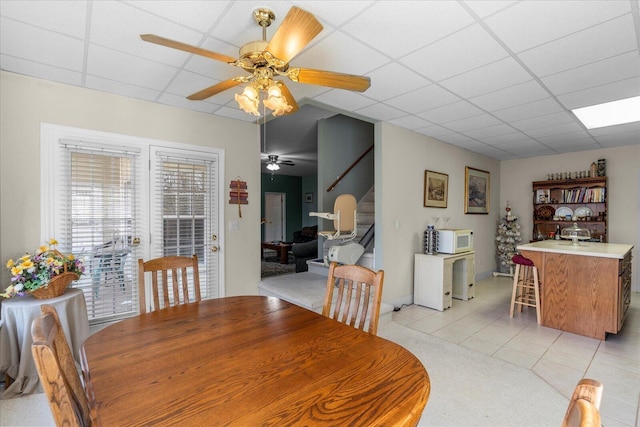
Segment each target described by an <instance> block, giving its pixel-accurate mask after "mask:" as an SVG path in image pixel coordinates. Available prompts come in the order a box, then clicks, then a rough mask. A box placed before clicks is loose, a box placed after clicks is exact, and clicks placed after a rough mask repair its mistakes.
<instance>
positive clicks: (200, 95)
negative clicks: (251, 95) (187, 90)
mask: <svg viewBox="0 0 640 427" xmlns="http://www.w3.org/2000/svg"><path fill="white" fill-rule="evenodd" d="M240 83H242V81H241V80H236V79H229V80H225V81H223V82H220V83H218V84H215V85H213V86H210V87H208V88H206V89H203V90H201V91H200V92H196V93H194V94H191V95H189V96H187V99H190V100H192V101H202V100H203V99H207V98H209V97H211V96H213V95H216V94H218V93H220V92H223V91H225V90H227V89H231V88H232V87H234V86H238V85H239V84H240Z"/></svg>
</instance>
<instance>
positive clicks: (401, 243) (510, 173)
mask: <svg viewBox="0 0 640 427" xmlns="http://www.w3.org/2000/svg"><path fill="white" fill-rule="evenodd" d="M41 122H46V123H52V124H59V125H65V126H75V127H80V128H87V129H94V130H99V131H105V132H113V133H121V134H127V135H135V136H140V137H147V138H154V139H159V140H164V141H175V142H182V143H188V144H195V145H203V146H209V147H216V148H220V149H224V150H225V161H226V165H225V168H226V169H225V174H226V176H225V178H224V182H225V183H228V182H229V181H230V180H231V179H233V178H236V177H238V176H240V177H242V179H244V180H246V181H247V183H248V186H249V205H246V206H243V210H242V218H241V219H240V218H238V210H237V207H236V206H232V205H228V204H226V205H225V211H224V214H225V224H228V222H229V221H231V220H239V223H240V229H239V230H229V229H228V228H229V227H228V226H226V231H225V233H226V241H225V244H224V246H223V248H222V249H223V250H224V251H225V257H226V258H225V260H226V262H225V273H226V274H225V278H226V294H227V295H240V294H256V293H257V283H258V281H259V280H260V265H259V264H260V263H259V259H260V247H259V243H260V225H259V224H260V202H259V200H260V199H259V197H260V154H259V153H260V143H259V134H258V131H257V127H256V126H255V125H253V124H249V123H244V122H240V121H237V120H227V119H224V118H219V117H214V116H211V115H209V114H202V113H198V112H193V111H188V110H182V109H178V108H173V107H168V106H164V105H161V104H156V103H151V102H146V101H141V100H136V99H131V98H125V97H121V96H116V95H111V94H105V93H101V92H96V91H92V90H87V89H82V88H77V87H73V86H67V85H63V84H58V83H53V82H49V81H45V80H38V79H34V78H29V77H25V76H20V75H17V74H12V73H6V72H0V262H2V263H4V261H5V260H6V259H8V258H9V257H10V256H15V255H16V254H20V253H23V252H25V251H31V250H33V249H34V248H36V247H38V246H39V245H40V244H41V241H40V240H41V236H40V219H39V216H40V190H39V187H40V174H39V165H40V157H39V147H40V123H41ZM375 143H376V146H375V150H374V155H375V163H376V166H375V167H376V173H375V180H376V182H375V184H376V224H377V225H378V226H379V228H378V230H381V231H380V232H378V233H376V248H377V251H376V267H378V268H384V269H385V274H386V277H385V290H384V300H385V301H388V302H396V301H401V302H410V301H411V299H412V296H413V254H414V253H416V252H421V251H422V234H423V231H424V229H425V228H426V226H427V225H428V224H429V223H431V222H432V217H433V216H438V217H445V216H450V217H451V218H452V219H451V221H450V223H449V226H450V227H454V228H471V229H473V230H474V235H475V242H474V244H475V249H476V251H477V254H476V275H477V277H478V278H484V277H487V276H488V275H489V274H490V273H491V272H492V271H494V269H495V268H496V265H495V242H494V237H495V229H496V225H497V223H498V220H499V217H500V216H501V215H502V214H503V213H504V207H505V204H506V202H507V200H510V201H511V202H512V206H513V209H514V211H515V212H516V213H517V214H518V215H519V216H520V219H521V220H520V222H521V224H522V226H523V232H524V235H525V238H527V239H528V237H529V236H530V234H531V212H532V207H531V197H532V196H531V194H532V193H531V181H534V180H540V179H544V177H545V175H546V173H549V172H556V171H565V170H569V171H574V170H583V169H587V167H588V165H589V164H590V163H591V162H592V161H594V160H597V159H599V158H605V159H607V171H608V176H609V230H610V236H611V241H612V242H624V243H630V244H633V245H634V246H636V248H637V247H638V245H640V241H639V239H640V238H639V234H640V231H639V219H638V211H639V208H640V206H639V204H640V201H639V200H638V193H639V191H640V190H639V189H640V146H633V147H621V148H612V149H607V150H596V151H588V152H584V153H573V154H566V155H557V156H550V157H539V158H534V159H522V160H509V161H503V162H499V161H497V160H494V159H490V158H488V157H484V156H481V155H478V154H474V153H472V152H469V151H466V150H462V149H460V148H457V147H455V146H452V145H448V144H444V143H441V142H439V141H436V140H433V139H431V138H428V137H425V136H422V135H419V134H416V133H414V132H411V131H408V130H406V129H402V128H398V127H396V126H393V125H391V124H388V123H378V124H376V125H375ZM465 166H472V167H474V168H477V169H483V170H487V171H489V172H491V201H490V214H489V215H465V214H464V207H463V198H464V169H465ZM425 169H428V170H433V171H436V172H441V173H446V174H448V175H449V193H448V206H447V208H446V209H437V208H425V207H423V191H424V182H423V181H424V171H425ZM396 223H397V227H396ZM634 261H635V262H634V274H633V284H634V289H635V290H636V291H639V290H640V289H639V286H638V270H640V262H639V257H638V254H637V249H635V250H634ZM2 270H3V271H2V272H1V273H0V287H2V288H4V286H5V285H6V284H7V282H8V280H9V276H8V273H7V272H6V270H4V269H2Z"/></svg>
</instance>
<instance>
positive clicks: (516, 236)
mask: <svg viewBox="0 0 640 427" xmlns="http://www.w3.org/2000/svg"><path fill="white" fill-rule="evenodd" d="M505 210H506V211H507V214H506V215H505V216H504V217H503V218H501V219H500V224H498V230H497V233H498V234H497V236H496V244H497V259H498V272H497V273H493V275H494V276H498V275H501V276H513V262H512V261H511V258H513V256H514V255H515V254H516V253H517V250H516V246H517V245H518V242H520V241H521V240H522V238H521V237H520V224H518V217H517V216H515V215H514V214H513V213H512V212H511V204H510V203H509V202H507V207H506V209H505ZM507 269H508V271H509V272H508V273H506V271H507Z"/></svg>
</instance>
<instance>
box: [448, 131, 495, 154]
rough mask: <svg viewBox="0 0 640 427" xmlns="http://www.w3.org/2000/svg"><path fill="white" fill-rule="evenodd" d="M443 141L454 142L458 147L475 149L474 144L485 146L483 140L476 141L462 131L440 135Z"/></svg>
mask: <svg viewBox="0 0 640 427" xmlns="http://www.w3.org/2000/svg"><path fill="white" fill-rule="evenodd" d="M440 140H441V141H442V142H446V143H447V144H453V145H455V146H458V147H463V148H468V149H470V150H472V149H473V147H474V146H485V144H483V143H482V142H479V141H474V140H473V139H471V138H469V137H468V136H466V135H462V134H460V133H451V134H449V135H444V136H441V137H440Z"/></svg>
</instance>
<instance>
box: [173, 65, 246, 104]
mask: <svg viewBox="0 0 640 427" xmlns="http://www.w3.org/2000/svg"><path fill="white" fill-rule="evenodd" d="M216 83H218V81H217V80H215V79H212V78H210V77H205V76H201V75H200V74H196V73H192V72H190V71H180V72H179V73H178V75H177V76H176V77H175V78H174V79H173V80H172V81H171V83H170V84H169V86H168V87H167V88H166V92H168V93H169V94H172V95H176V96H179V97H182V98H185V97H187V96H189V95H191V94H192V93H195V92H198V91H200V90H202V89H205V88H208V87H209V86H213V85H215V84H216ZM236 90H237V89H236ZM189 102H193V101H189Z"/></svg>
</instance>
